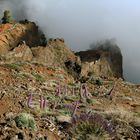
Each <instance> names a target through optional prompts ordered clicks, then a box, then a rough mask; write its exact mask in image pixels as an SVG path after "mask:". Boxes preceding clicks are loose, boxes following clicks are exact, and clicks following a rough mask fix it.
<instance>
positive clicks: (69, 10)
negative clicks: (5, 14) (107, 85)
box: [0, 0, 140, 83]
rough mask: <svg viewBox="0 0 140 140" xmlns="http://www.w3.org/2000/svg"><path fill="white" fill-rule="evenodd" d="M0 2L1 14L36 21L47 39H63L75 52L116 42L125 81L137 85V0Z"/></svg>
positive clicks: (139, 9) (139, 19) (139, 24)
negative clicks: (105, 41)
mask: <svg viewBox="0 0 140 140" xmlns="http://www.w3.org/2000/svg"><path fill="white" fill-rule="evenodd" d="M1 1H3V3H0V9H1V10H4V9H14V10H13V11H14V12H13V15H16V16H18V18H20V19H22V18H26V17H28V19H31V20H33V21H36V22H37V23H38V24H39V25H40V27H42V29H43V31H44V32H45V33H46V35H47V36H48V37H54V38H55V37H63V38H64V39H65V41H66V43H67V44H68V46H69V47H70V48H71V49H72V50H75V51H79V50H86V49H88V48H89V45H90V44H91V43H93V42H96V41H99V40H103V39H110V38H115V39H116V43H117V44H118V45H119V47H120V48H121V50H122V54H123V57H124V66H123V67H124V76H125V78H126V79H128V80H130V81H133V82H137V83H138V82H139V83H140V62H139V61H140V1H139V0H21V1H20V0H9V2H8V3H7V0H0V2H1ZM13 7H14V8H13ZM15 11H16V12H15ZM21 13H22V14H21Z"/></svg>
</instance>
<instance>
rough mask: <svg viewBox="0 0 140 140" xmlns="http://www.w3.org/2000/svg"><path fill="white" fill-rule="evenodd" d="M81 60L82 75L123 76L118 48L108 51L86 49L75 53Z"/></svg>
mask: <svg viewBox="0 0 140 140" xmlns="http://www.w3.org/2000/svg"><path fill="white" fill-rule="evenodd" d="M76 55H78V56H80V58H81V61H82V75H88V73H89V72H92V73H94V74H96V75H98V76H106V77H108V76H115V77H117V78H118V77H123V69H122V54H121V51H120V49H119V48H117V47H116V48H113V49H111V50H109V51H101V50H88V51H82V52H78V53H76Z"/></svg>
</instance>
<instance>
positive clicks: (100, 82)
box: [95, 79, 103, 86]
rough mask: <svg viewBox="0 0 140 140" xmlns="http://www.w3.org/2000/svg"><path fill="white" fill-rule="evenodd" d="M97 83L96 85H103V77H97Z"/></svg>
mask: <svg viewBox="0 0 140 140" xmlns="http://www.w3.org/2000/svg"><path fill="white" fill-rule="evenodd" d="M95 83H96V85H98V86H101V85H103V81H102V80H101V79H97V80H96V82H95Z"/></svg>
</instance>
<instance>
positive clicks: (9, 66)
mask: <svg viewBox="0 0 140 140" xmlns="http://www.w3.org/2000/svg"><path fill="white" fill-rule="evenodd" d="M5 67H7V68H10V69H13V70H15V71H17V72H19V71H20V65H18V64H14V63H12V64H5Z"/></svg>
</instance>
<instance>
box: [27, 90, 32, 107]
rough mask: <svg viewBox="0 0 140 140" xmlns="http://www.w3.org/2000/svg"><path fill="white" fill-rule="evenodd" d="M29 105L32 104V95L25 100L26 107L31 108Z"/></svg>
mask: <svg viewBox="0 0 140 140" xmlns="http://www.w3.org/2000/svg"><path fill="white" fill-rule="evenodd" d="M31 104H32V93H31V94H30V95H29V97H28V100H27V105H28V107H31Z"/></svg>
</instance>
